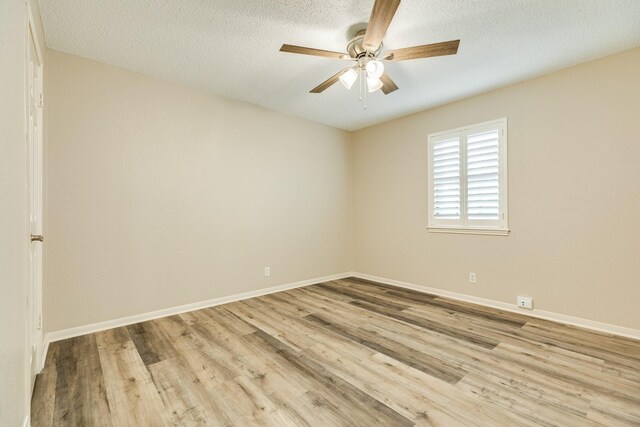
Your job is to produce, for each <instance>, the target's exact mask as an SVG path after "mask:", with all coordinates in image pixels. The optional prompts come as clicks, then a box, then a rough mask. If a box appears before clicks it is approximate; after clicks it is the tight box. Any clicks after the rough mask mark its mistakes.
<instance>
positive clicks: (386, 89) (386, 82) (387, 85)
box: [380, 73, 398, 95]
mask: <svg viewBox="0 0 640 427" xmlns="http://www.w3.org/2000/svg"><path fill="white" fill-rule="evenodd" d="M380 80H381V81H382V92H383V93H384V94H385V95H389V94H390V93H391V92H394V91H396V90H398V85H396V84H395V82H394V81H393V80H391V77H389V76H388V75H387V74H386V73H385V74H383V75H382V76H380Z"/></svg>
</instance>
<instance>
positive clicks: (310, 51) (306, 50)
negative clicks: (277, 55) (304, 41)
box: [280, 44, 351, 59]
mask: <svg viewBox="0 0 640 427" xmlns="http://www.w3.org/2000/svg"><path fill="white" fill-rule="evenodd" d="M280 52H288V53H299V54H302V55H312V56H324V57H325V58H338V59H351V57H350V56H349V55H347V54H346V53H341V52H332V51H330V50H322V49H314V48H312V47H304V46H294V45H291V44H283V45H282V47H281V48H280Z"/></svg>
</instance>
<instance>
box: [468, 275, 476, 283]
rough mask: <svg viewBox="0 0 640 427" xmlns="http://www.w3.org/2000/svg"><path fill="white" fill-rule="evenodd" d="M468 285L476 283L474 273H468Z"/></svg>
mask: <svg viewBox="0 0 640 427" xmlns="http://www.w3.org/2000/svg"><path fill="white" fill-rule="evenodd" d="M469 283H476V273H469Z"/></svg>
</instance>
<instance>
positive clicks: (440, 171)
mask: <svg viewBox="0 0 640 427" xmlns="http://www.w3.org/2000/svg"><path fill="white" fill-rule="evenodd" d="M507 220H508V216H507V119H506V118H505V119H500V120H495V121H492V122H486V123H481V124H478V125H473V126H467V127H464V128H460V129H455V130H452V131H447V132H440V133H437V134H432V135H429V221H428V229H429V231H439V232H450V233H472V234H500V235H506V234H508V232H509V228H508V222H507Z"/></svg>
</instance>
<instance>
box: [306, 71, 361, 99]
mask: <svg viewBox="0 0 640 427" xmlns="http://www.w3.org/2000/svg"><path fill="white" fill-rule="evenodd" d="M350 69H351V67H348V68H345V69H344V70H340V71H338V72H337V73H335V74H334V75H333V76H331V77H329V78H328V79H327V80H325V81H323V82H322V83H320V84H319V85H318V86H316V87H314V88H313V89H311V90H310V91H309V93H321V92H324V90H325V89H327V88H329V87H330V86H331V85H333V84H334V83H335V82H337V81H338V80H340V76H341V75H343V74H344V73H346V72H347V71H349V70H350Z"/></svg>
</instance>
